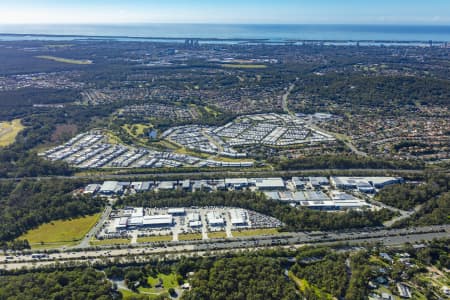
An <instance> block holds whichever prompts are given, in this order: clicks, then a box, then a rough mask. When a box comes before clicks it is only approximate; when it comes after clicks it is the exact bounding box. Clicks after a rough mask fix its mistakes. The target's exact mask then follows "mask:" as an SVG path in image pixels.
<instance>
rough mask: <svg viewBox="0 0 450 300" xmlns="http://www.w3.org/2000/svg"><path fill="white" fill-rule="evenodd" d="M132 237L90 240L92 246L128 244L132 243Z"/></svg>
mask: <svg viewBox="0 0 450 300" xmlns="http://www.w3.org/2000/svg"><path fill="white" fill-rule="evenodd" d="M130 243H131V240H130V239H106V240H90V241H89V244H91V245H92V246H104V245H126V244H130Z"/></svg>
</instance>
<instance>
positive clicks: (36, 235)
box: [19, 213, 101, 248]
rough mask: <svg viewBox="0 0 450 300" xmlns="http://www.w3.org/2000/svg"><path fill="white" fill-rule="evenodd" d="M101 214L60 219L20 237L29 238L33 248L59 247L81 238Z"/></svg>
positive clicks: (22, 238)
mask: <svg viewBox="0 0 450 300" xmlns="http://www.w3.org/2000/svg"><path fill="white" fill-rule="evenodd" d="M100 216H101V214H100V213H99V214H95V215H92V216H87V217H84V218H78V219H72V220H59V221H53V222H51V223H47V224H43V225H41V226H39V227H38V228H36V229H33V230H30V231H28V232H27V233H25V234H24V235H22V236H21V237H20V238H19V239H21V240H28V242H29V243H30V246H31V247H32V248H37V247H39V248H46V247H47V246H48V247H49V248H57V247H62V246H67V245H70V244H73V243H74V242H76V241H79V240H81V239H82V238H83V237H84V236H85V235H86V233H88V232H89V230H90V229H91V228H92V227H93V226H94V225H95V223H96V222H97V221H98V219H99V218H100Z"/></svg>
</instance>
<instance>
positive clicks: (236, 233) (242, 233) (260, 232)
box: [231, 228, 279, 237]
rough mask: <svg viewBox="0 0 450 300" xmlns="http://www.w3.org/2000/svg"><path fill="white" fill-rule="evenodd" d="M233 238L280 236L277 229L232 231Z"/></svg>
mask: <svg viewBox="0 0 450 300" xmlns="http://www.w3.org/2000/svg"><path fill="white" fill-rule="evenodd" d="M231 234H232V235H233V237H247V236H257V235H274V234H279V232H278V229H276V228H261V229H245V230H240V231H237V230H236V231H232V232H231Z"/></svg>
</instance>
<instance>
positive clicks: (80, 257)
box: [0, 225, 450, 270]
mask: <svg viewBox="0 0 450 300" xmlns="http://www.w3.org/2000/svg"><path fill="white" fill-rule="evenodd" d="M449 237H450V225H441V226H427V227H417V228H407V229H378V230H373V229H367V230H365V231H361V230H360V231H346V232H340V233H338V232H314V233H307V232H297V233H284V234H279V235H274V236H261V237H246V238H233V239H222V240H208V241H195V242H168V243H158V244H146V245H144V244H138V245H136V246H135V247H130V246H124V247H122V248H117V247H102V248H96V249H93V250H85V251H83V250H75V249H67V250H65V251H62V252H57V253H52V254H48V257H46V258H43V259H33V258H32V256H31V254H12V253H10V254H7V255H2V256H0V262H2V263H3V264H1V265H0V269H5V270H14V269H20V268H22V267H26V268H39V267H44V266H46V265H51V264H54V263H60V264H61V263H72V264H81V263H86V262H89V263H106V262H107V261H108V260H110V259H119V260H123V261H125V260H127V259H138V260H140V261H146V260H149V259H151V258H155V256H165V255H170V256H171V257H175V258H176V257H179V256H182V255H183V256H190V255H208V254H210V253H211V252H215V251H219V252H221V253H224V252H236V251H243V250H258V249H265V248H271V247H289V248H291V247H295V248H297V247H302V246H304V245H329V244H335V243H348V244H349V245H359V244H363V243H383V244H385V245H389V246H395V245H402V244H405V243H407V242H409V243H421V242H423V241H430V240H432V239H435V238H449Z"/></svg>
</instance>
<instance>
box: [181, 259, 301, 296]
mask: <svg viewBox="0 0 450 300" xmlns="http://www.w3.org/2000/svg"><path fill="white" fill-rule="evenodd" d="M192 286H193V288H192V290H191V291H189V292H187V293H185V294H184V295H183V296H182V299H184V300H191V299H192V300H194V299H195V300H201V299H205V300H206V299H211V300H226V299H255V300H270V299H274V300H275V299H277V300H278V299H280V300H281V299H283V300H288V299H289V300H290V299H299V296H298V295H297V294H296V291H295V287H294V285H293V283H292V282H289V281H287V280H286V277H285V276H284V275H283V269H282V267H281V263H280V261H279V260H277V259H273V258H266V257H245V256H243V257H235V258H224V259H219V260H217V261H216V262H215V263H214V264H213V266H212V267H211V268H201V269H200V270H198V271H197V272H195V275H194V278H193V280H192Z"/></svg>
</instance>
